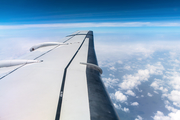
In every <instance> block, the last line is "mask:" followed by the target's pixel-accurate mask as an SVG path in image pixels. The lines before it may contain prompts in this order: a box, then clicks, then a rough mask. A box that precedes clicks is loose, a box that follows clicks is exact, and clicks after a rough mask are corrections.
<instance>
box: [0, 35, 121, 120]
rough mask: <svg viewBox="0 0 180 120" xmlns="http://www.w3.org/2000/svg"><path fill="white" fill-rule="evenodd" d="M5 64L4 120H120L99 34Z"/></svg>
mask: <svg viewBox="0 0 180 120" xmlns="http://www.w3.org/2000/svg"><path fill="white" fill-rule="evenodd" d="M63 41H64V42H63V43H60V42H45V43H41V44H38V45H35V46H32V47H31V48H30V52H29V53H28V54H27V55H25V56H24V57H22V58H21V59H16V60H3V61H0V120H120V118H119V117H118V115H117V112H116V111H115V108H114V106H113V104H112V101H111V99H110V97H109V95H108V93H107V90H106V88H105V86H104V84H103V82H102V79H101V74H102V72H103V71H102V69H101V68H100V67H99V66H98V62H97V59H96V54H95V49H94V38H93V31H77V32H75V33H73V34H70V35H68V36H66V37H65V38H63Z"/></svg>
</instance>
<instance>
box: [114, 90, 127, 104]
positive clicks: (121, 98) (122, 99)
mask: <svg viewBox="0 0 180 120" xmlns="http://www.w3.org/2000/svg"><path fill="white" fill-rule="evenodd" d="M114 95H115V99H116V100H117V101H120V102H125V101H126V100H127V97H126V96H125V95H124V94H123V93H121V92H120V91H116V93H115V94H114Z"/></svg>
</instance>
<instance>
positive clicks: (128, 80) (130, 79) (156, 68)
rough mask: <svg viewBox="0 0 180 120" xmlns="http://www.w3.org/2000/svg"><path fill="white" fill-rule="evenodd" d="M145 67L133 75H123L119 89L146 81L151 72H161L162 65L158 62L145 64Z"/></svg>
mask: <svg viewBox="0 0 180 120" xmlns="http://www.w3.org/2000/svg"><path fill="white" fill-rule="evenodd" d="M146 68H147V69H145V70H138V72H137V73H135V74H134V75H131V74H130V75H124V76H123V79H124V80H123V82H122V83H120V85H119V86H120V88H121V89H124V90H126V89H133V88H135V87H137V86H138V85H140V84H141V82H144V81H148V79H149V77H150V75H151V74H155V75H159V74H162V71H163V70H164V67H163V66H162V65H161V63H160V62H158V63H156V64H155V65H149V64H148V65H147V66H146Z"/></svg>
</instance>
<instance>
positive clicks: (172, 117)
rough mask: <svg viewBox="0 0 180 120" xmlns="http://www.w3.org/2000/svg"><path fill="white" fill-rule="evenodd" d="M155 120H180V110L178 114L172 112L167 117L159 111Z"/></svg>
mask: <svg viewBox="0 0 180 120" xmlns="http://www.w3.org/2000/svg"><path fill="white" fill-rule="evenodd" d="M153 119H154V120H180V110H178V111H176V112H171V113H169V114H168V115H167V116H165V115H164V114H163V113H162V112H161V111H157V113H156V114H155V116H154V117H153Z"/></svg>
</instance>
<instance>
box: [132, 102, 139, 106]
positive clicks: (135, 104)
mask: <svg viewBox="0 0 180 120" xmlns="http://www.w3.org/2000/svg"><path fill="white" fill-rule="evenodd" d="M131 105H132V106H138V105H139V103H138V102H133V103H131Z"/></svg>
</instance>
